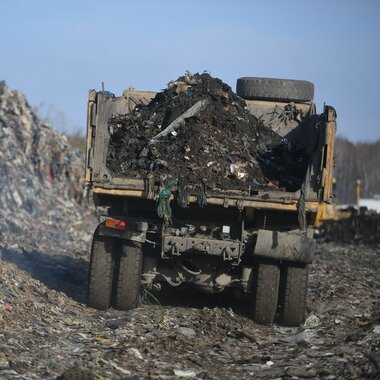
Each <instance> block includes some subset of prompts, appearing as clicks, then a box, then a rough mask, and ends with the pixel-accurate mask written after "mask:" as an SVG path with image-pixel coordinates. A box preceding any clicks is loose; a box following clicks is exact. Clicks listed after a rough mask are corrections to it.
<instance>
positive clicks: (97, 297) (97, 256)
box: [87, 231, 114, 310]
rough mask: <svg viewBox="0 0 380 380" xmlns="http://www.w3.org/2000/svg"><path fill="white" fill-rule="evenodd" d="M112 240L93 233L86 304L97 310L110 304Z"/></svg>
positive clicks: (112, 269) (103, 308) (112, 268)
mask: <svg viewBox="0 0 380 380" xmlns="http://www.w3.org/2000/svg"><path fill="white" fill-rule="evenodd" d="M113 243H114V241H113V239H112V238H110V237H107V236H100V235H99V234H98V233H97V231H95V234H94V237H93V240H92V248H91V259H90V272H89V281H88V291H87V304H88V306H90V307H93V308H95V309H99V310H106V309H108V308H109V307H110V304H111V295H112V281H113V273H114V255H113V245H114V244H113Z"/></svg>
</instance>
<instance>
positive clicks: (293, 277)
mask: <svg viewBox="0 0 380 380" xmlns="http://www.w3.org/2000/svg"><path fill="white" fill-rule="evenodd" d="M307 282H308V266H307V265H303V264H295V263H281V264H280V263H277V262H274V261H265V260H261V261H259V262H258V263H257V264H256V265H255V285H254V289H253V292H254V294H253V295H254V307H253V319H254V321H255V322H257V323H260V324H264V325H270V324H272V323H274V322H275V321H278V322H279V323H280V324H282V325H285V326H299V325H300V324H301V323H302V322H304V320H305V313H306V296H307Z"/></svg>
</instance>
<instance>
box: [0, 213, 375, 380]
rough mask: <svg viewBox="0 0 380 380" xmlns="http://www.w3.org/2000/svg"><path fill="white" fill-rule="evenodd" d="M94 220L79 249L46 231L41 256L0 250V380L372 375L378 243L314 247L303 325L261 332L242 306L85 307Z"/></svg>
mask: <svg viewBox="0 0 380 380" xmlns="http://www.w3.org/2000/svg"><path fill="white" fill-rule="evenodd" d="M93 222H95V221H94V220H91V218H89V217H88V216H87V218H86V220H84V221H78V223H77V224H76V228H75V229H74V230H75V234H80V235H81V236H82V239H81V240H78V239H76V238H75V236H74V235H73V233H74V232H73V231H74V230H73V229H71V230H70V228H71V227H72V225H70V226H66V228H67V229H68V230H69V231H72V232H71V234H69V235H68V236H63V235H59V234H57V231H54V229H50V230H46V231H45V232H44V234H45V236H42V235H41V236H39V241H40V242H44V244H43V245H42V246H43V250H38V244H37V243H36V242H35V243H33V242H30V241H27V240H25V241H24V242H23V241H22V240H20V241H19V242H14V243H10V242H9V241H8V243H6V242H5V243H4V241H3V242H2V244H1V261H0V378H1V379H41V378H46V379H55V378H57V377H59V376H61V377H60V378H63V379H103V378H104V379H114V378H124V379H178V378H196V379H245V378H260V379H261V378H263V379H279V378H281V379H291V378H292V379H297V378H321V379H358V378H379V377H378V376H379V373H380V372H379V365H380V349H379V347H380V345H379V341H380V320H379V316H380V312H379V311H380V310H379V298H378V296H379V285H380V282H379V257H380V256H379V253H380V248H379V246H377V247H376V246H373V247H369V246H366V245H363V244H362V245H339V244H336V243H334V244H332V243H322V244H319V245H318V251H317V254H316V259H315V261H314V264H313V265H311V271H310V272H311V273H310V285H309V297H308V318H307V322H306V325H305V326H303V327H300V328H284V327H280V326H277V325H274V326H269V327H268V326H260V325H257V324H255V323H254V322H253V321H251V320H250V319H249V317H248V316H247V315H248V313H249V310H248V308H247V303H246V302H245V301H242V300H238V299H236V298H235V297H233V296H231V295H221V296H217V297H215V296H205V295H202V294H200V293H197V292H196V291H192V290H189V289H184V290H171V289H169V291H168V292H164V293H162V294H160V295H158V296H159V299H160V302H161V305H158V304H157V301H154V298H153V297H152V296H149V297H144V298H145V304H143V305H142V306H141V307H139V308H138V309H136V310H133V311H131V312H120V311H115V310H109V311H106V312H104V311H97V310H94V309H90V308H87V307H86V306H85V305H84V301H85V292H86V291H85V289H86V279H87V268H88V258H89V248H90V240H91V235H90V234H89V231H90V230H91V228H92V227H93V225H92V223H93ZM61 227H65V226H61ZM57 236H58V237H59V240H57ZM77 236H78V235H77ZM49 242H50V245H49ZM155 296H156V294H155ZM147 301H149V302H147ZM70 368H75V369H76V370H75V371H74V370H72V371H70ZM65 371H66V372H65Z"/></svg>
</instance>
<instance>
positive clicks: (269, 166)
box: [107, 74, 308, 191]
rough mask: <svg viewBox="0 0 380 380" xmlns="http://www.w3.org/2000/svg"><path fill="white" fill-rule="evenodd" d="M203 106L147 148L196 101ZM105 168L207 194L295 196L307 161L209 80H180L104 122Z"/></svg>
mask: <svg viewBox="0 0 380 380" xmlns="http://www.w3.org/2000/svg"><path fill="white" fill-rule="evenodd" d="M203 99H208V106H207V108H206V109H205V110H203V111H201V112H200V113H199V114H197V115H196V116H194V117H191V118H188V119H186V120H185V123H184V124H183V125H181V126H180V127H178V128H176V129H175V131H174V132H173V133H169V134H168V135H167V136H165V137H162V138H160V139H158V141H157V142H155V143H151V144H149V141H150V140H151V139H152V138H153V137H154V136H156V135H157V134H158V133H160V132H162V131H163V130H164V129H165V128H166V127H168V125H170V123H171V122H173V121H174V120H175V119H177V118H178V117H179V116H181V115H182V114H183V113H184V112H185V111H187V110H188V109H189V108H191V107H192V106H193V105H194V104H196V103H197V102H198V101H199V100H203ZM109 130H110V133H111V142H110V146H109V150H108V157H107V165H108V168H109V169H110V170H111V172H112V173H113V174H114V175H117V176H132V177H143V178H144V177H147V176H151V175H153V176H154V177H155V178H157V179H160V176H163V175H164V176H170V177H172V178H174V179H177V180H179V181H180V182H182V183H185V184H191V185H197V184H203V185H205V187H206V188H208V189H215V188H219V189H226V188H228V189H242V190H247V189H251V188H252V189H260V188H263V189H265V188H268V187H269V188H274V189H278V188H279V189H282V190H288V191H295V190H297V189H298V188H299V187H300V185H301V183H302V180H303V177H304V173H305V170H306V167H307V163H308V159H307V157H306V156H305V155H303V154H302V153H300V152H297V151H295V150H293V149H290V148H289V145H288V144H287V141H286V140H285V141H284V140H283V139H282V138H281V137H280V136H279V135H278V134H276V133H275V132H273V131H272V130H270V129H269V128H266V127H265V126H263V125H262V124H260V123H258V121H257V119H256V117H255V116H253V115H251V114H250V113H249V111H248V110H247V109H246V104H245V102H244V100H243V99H241V98H240V97H238V96H237V95H236V94H235V93H234V92H233V91H232V90H231V88H230V87H229V86H228V85H226V84H225V83H223V82H222V81H221V80H220V79H216V78H212V77H211V76H210V75H209V74H195V75H190V74H187V75H185V76H183V77H180V78H179V79H178V80H176V81H173V82H170V83H169V85H168V88H167V89H166V90H164V91H163V92H161V93H158V94H157V95H156V97H155V98H154V99H153V100H152V101H151V102H150V103H149V104H148V105H146V106H140V107H138V108H135V109H134V111H133V112H131V113H130V114H128V115H117V116H114V117H113V118H112V119H111V120H110V122H109Z"/></svg>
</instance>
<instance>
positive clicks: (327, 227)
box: [319, 210, 380, 244]
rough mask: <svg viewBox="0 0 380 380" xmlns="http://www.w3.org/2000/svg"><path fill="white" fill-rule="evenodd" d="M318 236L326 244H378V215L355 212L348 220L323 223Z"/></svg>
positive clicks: (372, 212) (367, 212)
mask: <svg viewBox="0 0 380 380" xmlns="http://www.w3.org/2000/svg"><path fill="white" fill-rule="evenodd" d="M319 235H320V238H321V239H323V240H324V241H326V242H335V243H365V244H380V214H378V213H376V212H374V211H366V212H360V213H359V214H358V213H357V212H356V210H355V211H354V212H352V213H351V215H350V216H349V217H348V218H340V219H338V220H330V221H326V222H324V223H323V224H322V226H321V228H320V231H319Z"/></svg>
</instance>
